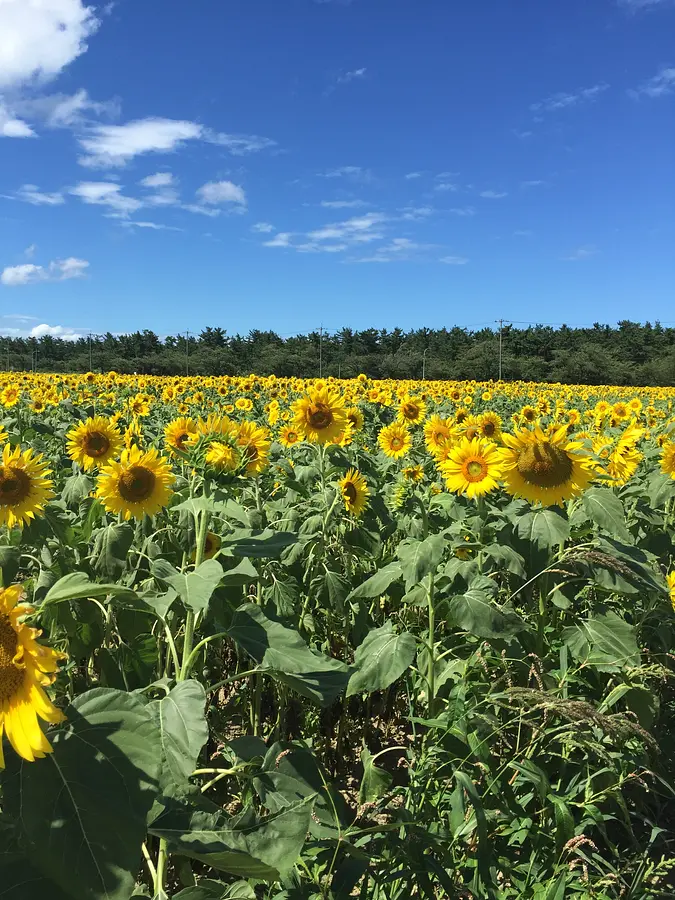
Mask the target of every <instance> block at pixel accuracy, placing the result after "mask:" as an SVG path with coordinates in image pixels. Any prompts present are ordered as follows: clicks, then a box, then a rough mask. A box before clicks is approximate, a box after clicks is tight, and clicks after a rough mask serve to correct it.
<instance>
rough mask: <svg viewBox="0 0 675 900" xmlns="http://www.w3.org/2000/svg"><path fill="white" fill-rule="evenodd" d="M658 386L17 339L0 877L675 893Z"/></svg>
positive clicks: (111, 885) (366, 898)
mask: <svg viewBox="0 0 675 900" xmlns="http://www.w3.org/2000/svg"><path fill="white" fill-rule="evenodd" d="M674 399H675V390H672V389H667V390H666V389H659V388H640V389H635V388H632V389H626V388H613V387H593V388H584V387H579V386H575V387H568V386H564V385H552V384H532V383H523V382H518V383H509V384H502V383H500V384H495V383H484V382H474V381H466V382H428V381H427V382H413V381H410V382H402V381H371V380H369V379H368V378H366V377H365V376H359V378H357V379H353V380H337V379H326V380H311V381H304V380H301V379H281V378H275V377H274V376H270V377H259V376H250V377H248V378H235V377H199V378H197V377H195V378H188V377H185V378H178V377H171V378H161V377H137V376H122V375H117V374H116V373H114V372H110V373H108V374H94V373H88V374H87V375H84V376H79V375H78V376H68V375H43V374H38V375H30V374H21V373H5V374H0V413H1V415H2V418H1V420H0V426H1V427H0V452H2V460H1V462H0V531H1V534H0V570H1V574H2V588H1V589H0V898H2V900H44V898H46V897H48V898H49V900H129V898H132V897H136V898H145V900H165V898H175V900H225V898H251V900H254V898H258V900H329V898H330V900H346V898H351V897H358V898H362V900H403V898H405V900H409V898H418V897H419V898H430V900H440V898H448V900H455V898H457V900H460V898H461V900H474V898H475V900H483V898H485V900H518V898H525V900H529V898H531V900H586V898H589V900H590V898H597V900H651V898H659V897H663V898H667V897H668V898H672V897H673V896H675V691H674V676H675V655H673V654H675V562H674V560H673V558H674V557H675V545H674V543H673V542H674V540H675V410H674V409H673V400H674Z"/></svg>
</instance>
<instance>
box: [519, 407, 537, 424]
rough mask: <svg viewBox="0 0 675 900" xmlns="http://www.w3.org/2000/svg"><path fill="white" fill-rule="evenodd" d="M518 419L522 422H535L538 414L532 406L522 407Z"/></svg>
mask: <svg viewBox="0 0 675 900" xmlns="http://www.w3.org/2000/svg"><path fill="white" fill-rule="evenodd" d="M520 417H521V419H522V420H523V422H529V423H530V424H531V423H532V422H536V421H537V418H538V412H537V410H536V409H535V408H534V406H524V407H523V408H522V409H521V411H520Z"/></svg>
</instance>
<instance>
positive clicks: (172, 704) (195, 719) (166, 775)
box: [148, 680, 209, 788]
mask: <svg viewBox="0 0 675 900" xmlns="http://www.w3.org/2000/svg"><path fill="white" fill-rule="evenodd" d="M205 706H206V692H205V691H204V687H203V686H202V685H201V684H200V683H199V682H198V681H192V680H188V681H181V682H179V683H178V684H177V685H176V686H175V688H174V689H173V690H172V691H171V693H170V694H167V695H166V696H165V697H162V699H161V700H153V701H152V702H151V703H149V704H148V710H149V712H150V714H151V716H152V718H153V720H154V722H155V724H156V726H157V729H158V731H159V733H160V736H161V743H162V759H161V769H160V776H159V782H160V786H161V787H162V788H166V787H168V786H169V785H175V784H180V783H181V782H184V781H187V779H188V778H189V777H190V775H191V774H192V773H193V772H194V770H195V767H196V763H197V757H198V756H199V753H200V751H201V749H202V747H203V746H204V744H205V743H206V742H207V740H208V738H209V728H208V724H207V722H206V716H205V714H204V710H205Z"/></svg>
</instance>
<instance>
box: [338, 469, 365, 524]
mask: <svg viewBox="0 0 675 900" xmlns="http://www.w3.org/2000/svg"><path fill="white" fill-rule="evenodd" d="M340 492H341V494H342V501H343V503H344V505H345V509H346V510H347V512H350V513H352V515H354V516H360V515H361V513H362V512H363V510H364V509H365V508H366V507H367V506H368V502H369V501H368V498H369V496H370V490H369V488H368V485H367V484H366V479H365V478H364V477H363V475H362V474H361V473H360V472H359V471H357V470H356V469H350V470H349V471H348V472H347V474H346V475H345V477H344V478H342V479H340Z"/></svg>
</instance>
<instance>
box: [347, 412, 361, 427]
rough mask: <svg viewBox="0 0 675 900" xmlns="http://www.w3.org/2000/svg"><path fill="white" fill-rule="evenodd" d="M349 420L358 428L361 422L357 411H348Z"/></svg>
mask: <svg viewBox="0 0 675 900" xmlns="http://www.w3.org/2000/svg"><path fill="white" fill-rule="evenodd" d="M347 421H348V422H351V423H352V425H353V426H354V428H356V427H357V426H358V424H359V417H358V416H357V415H356V414H355V413H348V414H347Z"/></svg>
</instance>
